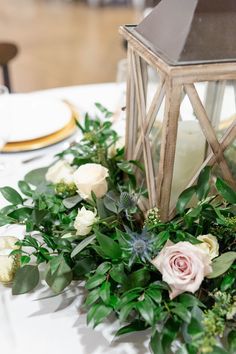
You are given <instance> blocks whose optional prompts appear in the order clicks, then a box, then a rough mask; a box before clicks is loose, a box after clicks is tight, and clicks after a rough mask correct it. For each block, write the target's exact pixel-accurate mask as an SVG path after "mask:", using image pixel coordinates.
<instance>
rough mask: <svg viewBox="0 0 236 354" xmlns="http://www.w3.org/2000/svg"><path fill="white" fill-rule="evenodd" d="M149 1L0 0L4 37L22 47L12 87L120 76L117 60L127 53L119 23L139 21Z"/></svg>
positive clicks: (36, 87)
mask: <svg viewBox="0 0 236 354" xmlns="http://www.w3.org/2000/svg"><path fill="white" fill-rule="evenodd" d="M149 5H150V3H149V4H148V3H146V2H145V0H87V1H86V0H0V42H12V43H15V44H16V45H17V46H18V49H19V53H18V55H17V56H16V57H15V58H14V59H13V60H11V62H10V63H9V68H10V74H11V82H12V88H13V91H15V92H27V91H32V90H39V89H46V88H52V87H59V86H70V85H78V84H89V83H98V82H110V81H116V78H117V68H118V62H119V61H120V60H121V59H122V58H125V56H126V52H125V47H124V43H122V39H121V37H120V35H119V34H118V28H119V26H120V25H121V24H133V23H137V22H139V21H140V19H141V16H142V14H143V11H144V8H145V7H146V6H149ZM1 83H2V77H1V76H0V84H1Z"/></svg>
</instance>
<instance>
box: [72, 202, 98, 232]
mask: <svg viewBox="0 0 236 354" xmlns="http://www.w3.org/2000/svg"><path fill="white" fill-rule="evenodd" d="M96 215H97V212H96V211H95V212H92V211H90V210H87V209H86V208H85V207H82V208H81V209H80V210H79V211H78V214H77V216H76V219H75V222H74V227H75V229H76V235H78V236H86V235H88V234H89V233H90V231H91V229H92V226H93V224H94V223H95V221H96Z"/></svg>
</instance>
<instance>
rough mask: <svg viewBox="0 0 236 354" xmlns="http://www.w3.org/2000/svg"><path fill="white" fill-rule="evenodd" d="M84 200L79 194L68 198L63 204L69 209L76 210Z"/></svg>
mask: <svg viewBox="0 0 236 354" xmlns="http://www.w3.org/2000/svg"><path fill="white" fill-rule="evenodd" d="M81 200H82V198H81V196H80V195H79V194H76V195H74V196H73V197H68V198H65V199H63V204H64V206H65V207H66V208H67V209H72V208H74V207H75V206H76V205H77V204H78V203H79V202H81Z"/></svg>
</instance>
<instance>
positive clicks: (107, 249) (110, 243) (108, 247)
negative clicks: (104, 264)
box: [95, 231, 122, 259]
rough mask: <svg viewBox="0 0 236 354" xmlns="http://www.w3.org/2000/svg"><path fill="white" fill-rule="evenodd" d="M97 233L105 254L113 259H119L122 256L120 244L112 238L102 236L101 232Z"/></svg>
mask: <svg viewBox="0 0 236 354" xmlns="http://www.w3.org/2000/svg"><path fill="white" fill-rule="evenodd" d="M95 233H96V237H97V240H98V243H99V245H100V246H101V248H102V251H103V252H104V254H105V255H106V256H107V257H109V258H111V259H119V258H120V257H121V254H122V252H121V248H120V246H119V244H118V243H117V242H115V241H114V240H113V239H112V238H110V237H108V236H106V235H103V234H101V233H100V232H99V231H96V232H95Z"/></svg>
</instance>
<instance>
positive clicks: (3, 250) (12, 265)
mask: <svg viewBox="0 0 236 354" xmlns="http://www.w3.org/2000/svg"><path fill="white" fill-rule="evenodd" d="M18 240H19V239H18V238H16V237H13V236H0V282H1V283H5V284H7V283H10V282H11V281H12V280H13V278H14V275H15V272H16V270H17V268H18V267H19V266H20V261H19V256H17V255H15V256H9V255H10V253H11V252H12V251H13V250H15V249H18V248H19V246H16V245H15V243H16V242H17V241H18Z"/></svg>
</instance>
